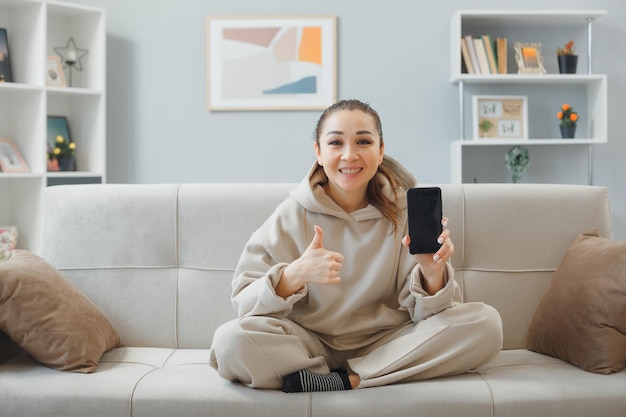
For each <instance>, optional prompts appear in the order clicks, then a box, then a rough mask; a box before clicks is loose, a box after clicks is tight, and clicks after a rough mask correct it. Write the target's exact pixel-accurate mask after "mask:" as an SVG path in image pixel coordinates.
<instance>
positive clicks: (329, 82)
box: [206, 15, 337, 111]
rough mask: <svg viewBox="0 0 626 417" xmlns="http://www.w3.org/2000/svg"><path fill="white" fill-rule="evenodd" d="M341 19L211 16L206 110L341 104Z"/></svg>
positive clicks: (320, 106)
mask: <svg viewBox="0 0 626 417" xmlns="http://www.w3.org/2000/svg"><path fill="white" fill-rule="evenodd" d="M336 32H337V18H336V16H333V15H311V16H261V17H259V16H239V17H228V16H208V17H207V18H206V49H207V50H206V59H207V65H206V68H207V80H206V83H207V84H206V87H207V92H206V95H207V109H208V110H209V111H216V110H318V109H324V108H326V107H328V106H329V105H331V104H333V103H334V102H335V101H336V99H337V33H336Z"/></svg>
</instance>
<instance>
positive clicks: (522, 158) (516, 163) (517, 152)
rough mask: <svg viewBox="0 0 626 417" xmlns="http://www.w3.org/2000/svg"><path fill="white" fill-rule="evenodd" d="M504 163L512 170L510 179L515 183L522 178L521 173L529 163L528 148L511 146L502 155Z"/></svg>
mask: <svg viewBox="0 0 626 417" xmlns="http://www.w3.org/2000/svg"><path fill="white" fill-rule="evenodd" d="M504 163H505V164H506V167H507V168H508V169H509V170H511V171H513V174H512V176H511V179H512V180H513V182H514V183H516V182H517V181H519V180H520V178H522V174H523V173H524V172H525V171H526V168H528V164H529V163H530V154H529V153H528V149H526V148H523V147H521V146H518V145H515V146H513V147H512V148H511V149H509V151H508V152H507V153H506V155H505V156H504Z"/></svg>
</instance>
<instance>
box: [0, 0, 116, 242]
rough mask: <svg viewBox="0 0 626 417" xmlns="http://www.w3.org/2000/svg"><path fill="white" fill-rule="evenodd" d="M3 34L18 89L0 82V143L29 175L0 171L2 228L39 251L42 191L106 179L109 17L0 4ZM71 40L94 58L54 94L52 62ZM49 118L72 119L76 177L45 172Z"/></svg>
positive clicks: (33, 2)
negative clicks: (8, 144) (4, 141)
mask: <svg viewBox="0 0 626 417" xmlns="http://www.w3.org/2000/svg"><path fill="white" fill-rule="evenodd" d="M0 27H2V28H5V29H7V32H8V42H9V54H10V60H11V66H12V73H13V82H4V83H0V138H10V139H11V140H12V141H13V142H14V143H15V145H16V146H17V148H18V150H19V152H20V153H21V155H22V156H23V158H24V160H25V162H26V164H27V165H28V168H29V170H28V172H22V173H8V172H0V195H1V196H2V204H0V225H5V226H9V225H11V226H17V227H18V233H19V236H18V248H21V249H27V250H31V251H33V252H38V250H39V239H40V228H41V194H42V191H43V188H44V187H46V186H48V185H55V184H73V183H84V182H92V183H93V182H96V183H101V182H104V181H105V180H106V173H105V169H106V143H105V142H106V139H105V67H106V66H105V59H106V50H105V39H106V35H105V13H104V11H103V10H102V9H99V8H94V7H87V6H81V5H76V4H71V3H65V2H61V1H51V0H0ZM70 37H72V38H74V39H75V42H76V44H77V45H78V46H79V47H80V48H84V49H87V50H88V51H89V52H88V55H87V56H86V57H85V59H84V60H83V61H82V63H83V67H84V69H83V71H80V72H79V71H74V72H73V79H72V81H73V82H72V86H71V87H70V86H68V87H49V86H47V83H46V78H47V75H46V71H47V56H49V55H56V53H55V51H54V47H57V46H65V45H66V44H67V42H68V39H69V38H70ZM66 78H67V75H66ZM48 115H64V116H67V118H68V121H69V125H70V133H71V136H72V139H73V141H74V142H76V144H77V151H76V167H77V170H76V171H71V172H48V171H47V155H46V148H47V135H46V131H47V116H48ZM68 227H71V225H68Z"/></svg>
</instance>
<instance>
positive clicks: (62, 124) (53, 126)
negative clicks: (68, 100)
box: [47, 116, 72, 152]
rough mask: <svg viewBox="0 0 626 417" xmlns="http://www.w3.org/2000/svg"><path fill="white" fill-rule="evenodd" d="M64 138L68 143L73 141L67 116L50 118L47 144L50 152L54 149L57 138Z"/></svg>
mask: <svg viewBox="0 0 626 417" xmlns="http://www.w3.org/2000/svg"><path fill="white" fill-rule="evenodd" d="M59 135H61V136H63V137H64V138H67V140H68V142H71V141H72V136H70V127H69V123H68V122H67V117H66V116H48V130H47V142H48V152H49V151H51V150H52V149H54V146H55V144H56V137H57V136H59Z"/></svg>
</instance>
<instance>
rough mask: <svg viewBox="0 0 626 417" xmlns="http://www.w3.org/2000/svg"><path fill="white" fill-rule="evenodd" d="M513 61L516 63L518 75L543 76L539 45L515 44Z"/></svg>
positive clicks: (544, 70) (544, 71)
mask: <svg viewBox="0 0 626 417" xmlns="http://www.w3.org/2000/svg"><path fill="white" fill-rule="evenodd" d="M513 48H514V49H515V61H516V62H517V73H518V74H545V73H546V69H545V68H544V66H543V56H542V55H541V43H538V42H534V43H522V42H515V43H514V44H513Z"/></svg>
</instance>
